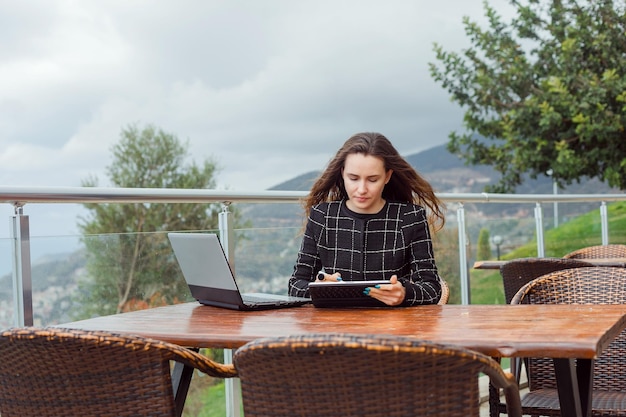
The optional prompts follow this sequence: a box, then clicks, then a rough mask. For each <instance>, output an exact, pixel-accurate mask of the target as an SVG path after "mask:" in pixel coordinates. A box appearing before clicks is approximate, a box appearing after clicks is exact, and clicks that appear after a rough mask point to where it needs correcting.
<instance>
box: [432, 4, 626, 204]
mask: <svg viewBox="0 0 626 417" xmlns="http://www.w3.org/2000/svg"><path fill="white" fill-rule="evenodd" d="M511 4H512V5H514V6H515V8H516V16H515V17H514V18H513V19H511V21H510V22H508V23H505V22H504V20H503V18H502V17H501V16H500V15H498V13H496V11H495V10H494V8H492V7H490V6H489V5H488V3H486V2H485V3H484V10H485V16H486V17H487V19H488V25H489V27H488V28H487V29H484V28H481V27H480V26H479V25H478V24H477V23H475V22H472V21H471V20H470V19H469V18H467V17H465V18H464V19H463V25H464V27H465V32H466V34H467V36H468V38H469V40H470V42H471V47H469V48H467V49H464V50H463V51H462V52H461V53H457V52H446V51H444V49H443V48H442V46H441V45H438V44H435V46H434V50H435V52H436V57H437V61H438V65H436V64H434V63H430V71H431V76H432V77H433V78H434V79H435V80H436V81H437V82H439V83H440V84H441V85H442V86H443V88H445V89H446V90H447V91H448V92H450V93H451V95H452V99H453V100H454V101H455V102H456V103H458V104H459V105H460V106H461V107H462V108H463V109H464V112H465V113H464V120H463V123H464V128H465V131H464V132H461V133H458V132H452V133H451V134H450V136H449V139H450V140H449V142H448V150H450V151H451V152H453V153H457V154H459V155H461V156H462V158H463V159H465V160H466V161H467V162H468V163H470V164H485V165H492V166H493V167H494V168H495V169H496V170H497V171H499V172H500V173H501V174H502V177H501V180H500V182H499V183H498V184H496V185H493V186H490V187H488V188H487V189H488V191H494V192H512V191H514V189H515V187H516V186H517V185H519V184H521V182H522V180H523V175H524V174H528V175H530V177H531V178H536V177H537V176H540V175H545V173H546V172H547V171H548V170H550V169H551V170H552V175H553V178H554V179H555V180H556V181H557V182H558V184H559V186H564V185H566V184H571V183H572V182H574V181H580V180H581V179H582V178H584V177H590V178H591V177H596V176H597V177H598V178H600V179H602V180H603V181H606V182H608V184H609V185H611V186H613V187H618V188H620V189H626V133H625V130H624V129H625V125H626V107H625V103H626V36H624V33H625V30H626V10H625V5H624V1H611V0H595V1H575V0H519V1H516V0H511Z"/></svg>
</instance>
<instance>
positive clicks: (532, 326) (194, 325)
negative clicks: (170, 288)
mask: <svg viewBox="0 0 626 417" xmlns="http://www.w3.org/2000/svg"><path fill="white" fill-rule="evenodd" d="M58 327H68V328H78V329H87V330H107V331H112V332H118V333H129V334H138V335H142V336H146V337H152V338H156V339H159V340H164V341H168V342H172V343H176V344H179V345H182V346H189V347H213V348H237V347H239V346H241V345H243V344H245V343H247V342H249V341H251V340H254V339H257V338H261V337H271V336H286V335H293V334H311V333H322V332H339V333H357V334H390V335H401V336H411V337H415V338H419V339H424V340H430V341H434V342H439V343H452V344H455V345H459V346H462V347H466V348H469V349H474V350H477V351H479V352H482V353H485V354H487V355H490V356H493V357H510V356H539V355H541V356H543V357H554V358H587V359H593V358H595V357H597V355H598V354H599V353H600V352H601V351H602V350H603V349H604V348H605V347H606V346H608V344H609V343H610V341H611V340H612V339H613V338H614V337H615V336H616V335H617V334H618V333H619V332H620V331H621V330H623V329H624V328H625V327H626V306H622V305H465V306H464V305H452V304H448V305H442V306H437V305H434V306H418V307H405V308H343V309H322V308H315V307H313V306H311V305H307V306H303V307H295V308H288V309H279V310H266V311H258V312H251V311H234V310H228V309H222V308H217V307H208V306H204V305H200V304H199V303H196V302H191V303H186V304H177V305H172V306H166V307H159V308H154V309H149V310H141V311H135V312H130V313H123V314H117V315H112V316H103V317H97V318H93V319H88V320H82V321H76V322H72V323H66V324H61V325H59V326H58Z"/></svg>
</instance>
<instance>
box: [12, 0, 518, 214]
mask: <svg viewBox="0 0 626 417" xmlns="http://www.w3.org/2000/svg"><path fill="white" fill-rule="evenodd" d="M489 3H490V4H491V5H494V6H496V7H497V9H498V10H500V11H501V12H502V13H504V14H507V11H510V6H509V5H508V2H507V1H506V0H490V1H489ZM483 14H484V13H483V6H482V0H444V1H424V0H385V1H381V0H376V1H373V0H344V1H342V0H332V1H330V0H311V1H297V0H284V1H283V0H249V1H237V0H230V1H216V0H202V1H200V0H177V1H160V0H150V1H148V0H106V1H102V0H74V1H72V0H39V1H28V0H26V1H14V0H0V43H1V44H0V167H1V168H0V184H2V185H29V186H31V185H32V186H80V184H81V180H83V179H85V178H87V177H88V176H96V177H98V178H99V179H100V185H102V186H108V185H110V184H109V182H108V180H107V178H106V175H105V171H104V169H105V167H106V166H107V165H108V164H110V162H111V159H110V149H111V146H112V145H113V144H115V143H116V142H117V141H118V140H119V137H120V131H121V130H122V129H123V128H124V127H127V126H128V125H131V124H136V125H137V126H138V127H140V128H141V127H143V126H145V125H147V124H153V125H155V126H157V127H159V128H162V129H163V130H165V131H166V132H168V133H172V134H174V135H176V136H177V137H178V138H179V139H181V140H188V141H189V145H190V151H191V153H192V155H193V158H194V159H195V160H196V161H198V162H199V161H202V160H204V159H206V158H213V159H215V160H216V161H217V162H218V164H219V166H220V168H221V169H220V171H219V172H218V174H217V183H218V184H219V188H221V189H224V188H228V189H233V190H241V191H245V190H255V191H258V190H263V189H267V188H269V187H272V186H274V185H277V184H279V183H281V182H283V181H286V180H288V179H291V178H293V177H294V176H297V175H299V174H303V173H305V172H308V171H311V170H316V169H322V168H323V167H324V166H325V164H326V163H327V162H328V160H329V158H330V157H331V156H332V155H333V154H334V153H335V152H336V150H337V149H338V148H339V146H340V145H341V144H342V143H343V142H344V141H345V140H346V139H347V138H348V137H349V136H351V135H352V134H353V133H356V132H359V131H379V132H381V133H383V134H385V135H386V136H387V137H389V139H391V141H392V142H393V143H394V144H395V146H396V148H397V149H398V150H399V151H400V153H402V154H405V155H408V154H411V153H414V152H418V151H420V150H425V149H428V148H431V147H433V146H435V145H439V144H443V143H445V142H446V140H447V135H448V134H449V132H450V131H451V130H454V129H458V128H459V127H460V123H461V116H462V113H461V110H460V109H459V108H458V107H457V106H456V105H455V104H454V103H451V102H450V100H449V97H448V94H447V92H446V91H444V90H443V89H442V88H441V87H440V86H439V85H437V84H436V83H435V82H434V81H433V80H432V79H431V77H430V75H429V72H428V63H429V62H433V61H434V53H433V50H432V46H433V43H434V42H437V43H440V44H442V45H443V46H444V48H446V49H448V50H456V51H459V50H460V49H461V48H462V47H464V46H467V45H468V41H467V39H466V37H465V33H464V31H463V26H462V17H463V16H464V15H468V16H470V17H471V18H473V19H474V20H477V21H480V22H484V17H483ZM11 211H12V209H11V210H10V211H9V212H11ZM26 211H27V212H28V208H27V210H26ZM70 220H71V222H72V223H75V220H74V218H73V217H72V218H70ZM0 224H1V220H0Z"/></svg>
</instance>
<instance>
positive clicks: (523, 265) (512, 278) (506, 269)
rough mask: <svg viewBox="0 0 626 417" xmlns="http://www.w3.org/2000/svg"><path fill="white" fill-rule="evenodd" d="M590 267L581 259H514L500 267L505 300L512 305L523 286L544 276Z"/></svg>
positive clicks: (589, 264)
mask: <svg viewBox="0 0 626 417" xmlns="http://www.w3.org/2000/svg"><path fill="white" fill-rule="evenodd" d="M590 266H594V265H593V264H591V263H589V262H585V261H582V260H579V259H563V258H521V259H514V260H512V261H509V262H507V263H505V264H504V265H502V266H501V267H500V275H502V285H503V286H504V299H505V300H506V303H507V304H510V303H511V300H512V299H513V296H514V295H515V294H516V293H517V291H518V290H519V289H520V288H522V286H524V285H525V284H527V283H529V282H530V281H532V280H533V279H535V278H538V277H540V276H542V275H545V274H549V273H550V272H554V271H560V270H563V269H568V268H581V267H590Z"/></svg>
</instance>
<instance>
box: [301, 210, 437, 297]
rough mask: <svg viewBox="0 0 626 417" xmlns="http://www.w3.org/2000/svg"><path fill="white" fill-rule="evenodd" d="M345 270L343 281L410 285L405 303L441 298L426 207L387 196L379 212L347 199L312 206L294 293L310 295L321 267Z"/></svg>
mask: <svg viewBox="0 0 626 417" xmlns="http://www.w3.org/2000/svg"><path fill="white" fill-rule="evenodd" d="M322 269H323V270H324V271H325V272H326V273H330V274H332V273H335V272H340V273H341V277H342V279H343V280H344V281H347V280H375V279H389V278H391V276H392V275H397V276H398V280H399V281H400V282H402V284H403V285H404V287H405V288H406V297H405V299H404V303H403V305H417V304H436V303H437V302H438V301H439V298H440V297H441V284H440V281H439V276H438V274H437V266H436V265H435V258H434V254H433V245H432V240H431V238H430V231H429V228H428V222H427V219H426V212H425V210H424V208H423V207H421V206H418V205H415V204H410V203H398V202H387V203H386V204H385V206H384V208H383V209H382V210H381V211H380V212H379V213H377V214H365V215H364V214H359V213H355V212H353V211H351V210H349V209H348V208H347V207H346V202H345V200H343V201H334V202H330V203H321V204H318V205H316V206H314V207H312V208H311V211H310V213H309V217H308V221H307V225H306V229H305V232H304V237H303V239H302V245H301V247H300V251H299V252H298V258H297V260H296V264H295V266H294V272H293V275H292V276H291V278H290V279H289V294H290V295H293V296H299V297H308V296H309V294H308V284H309V282H311V281H314V280H315V278H316V275H317V272H318V271H320V270H322Z"/></svg>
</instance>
